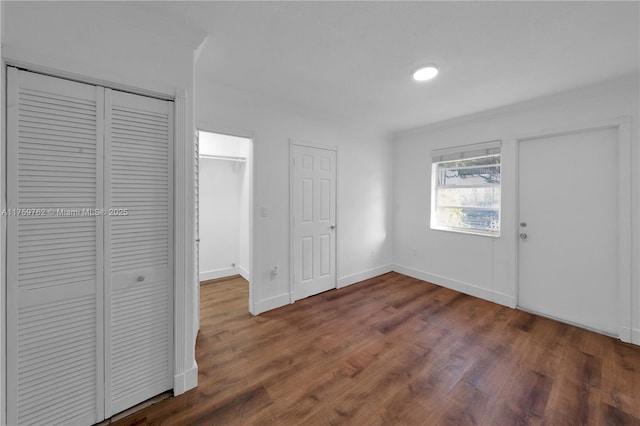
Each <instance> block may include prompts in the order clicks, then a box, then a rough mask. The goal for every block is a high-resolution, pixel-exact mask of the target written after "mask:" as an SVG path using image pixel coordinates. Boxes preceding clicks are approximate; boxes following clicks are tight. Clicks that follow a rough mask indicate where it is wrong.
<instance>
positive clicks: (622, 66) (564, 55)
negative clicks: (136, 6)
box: [154, 1, 640, 131]
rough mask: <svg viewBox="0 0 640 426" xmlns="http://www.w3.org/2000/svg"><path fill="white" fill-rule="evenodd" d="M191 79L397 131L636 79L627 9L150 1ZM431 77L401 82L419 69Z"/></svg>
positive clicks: (631, 12)
mask: <svg viewBox="0 0 640 426" xmlns="http://www.w3.org/2000/svg"><path fill="white" fill-rule="evenodd" d="M154 7H158V8H161V9H162V11H163V12H164V13H167V14H170V15H171V16H174V17H175V18H176V19H180V20H181V21H182V22H188V23H192V24H194V25H196V26H198V27H200V28H201V29H202V30H204V31H205V32H206V33H208V34H209V39H208V41H207V43H206V44H205V46H204V50H203V51H202V54H201V56H200V59H199V62H198V64H197V75H198V79H201V78H206V79H210V80H211V81H213V82H215V83H217V84H223V85H228V86H230V87H233V88H235V89H241V90H245V91H249V92H255V93H258V94H260V95H264V96H268V97H271V98H275V99H278V100H281V101H285V102H289V103H291V104H293V105H297V106H299V107H301V108H305V109H309V110H310V111H318V112H322V113H323V114H332V115H334V116H336V117H337V118H340V119H343V120H349V121H354V122H358V123H360V124H366V125H369V126H372V127H375V128H378V129H380V130H386V131H397V130H403V129H407V128H412V127H417V126H421V125H425V124H428V123H433V122H437V121H442V120H446V119H449V118H454V117H458V116H462V115H466V114H470V113H474V112H478V111H483V110H487V109H491V108H496V107H500V106H504V105H508V104H512V103H516V102H521V101H525V100H529V99H534V98H538V97H541V96H545V95H550V94H553V93H556V92H559V91H563V90H568V89H572V88H577V87H580V86H585V85H589V84H592V83H596V82H599V81H603V80H606V79H609V78H614V77H617V76H622V75H626V74H630V73H634V72H636V73H637V72H638V69H639V64H640V55H639V49H640V48H639V44H640V41H639V40H640V30H639V13H640V12H639V3H638V2H612V1H604V2H572V1H563V2H449V1H447V2H396V1H393V2H392V1H388V2H361V1H356V2H175V3H173V2H161V3H158V4H154ZM428 62H434V63H437V64H438V66H439V67H440V75H439V76H438V77H437V78H436V79H434V80H432V81H430V82H426V83H415V82H413V81H412V79H411V78H410V77H411V72H412V71H413V70H414V69H415V68H416V67H417V66H418V65H420V64H423V63H428Z"/></svg>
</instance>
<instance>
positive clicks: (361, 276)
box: [338, 264, 393, 288]
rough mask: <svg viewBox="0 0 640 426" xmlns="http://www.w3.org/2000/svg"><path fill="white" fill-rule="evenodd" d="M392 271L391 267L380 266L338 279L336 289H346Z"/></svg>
mask: <svg viewBox="0 0 640 426" xmlns="http://www.w3.org/2000/svg"><path fill="white" fill-rule="evenodd" d="M391 271H393V265H391V264H389V265H382V266H378V267H375V268H372V269H367V270H366V271H362V272H358V273H355V274H351V275H347V276H344V277H341V278H338V288H342V287H346V286H348V285H351V284H355V283H359V282H360V281H364V280H368V279H369V278H373V277H377V276H378V275H382V274H386V273H387V272H391Z"/></svg>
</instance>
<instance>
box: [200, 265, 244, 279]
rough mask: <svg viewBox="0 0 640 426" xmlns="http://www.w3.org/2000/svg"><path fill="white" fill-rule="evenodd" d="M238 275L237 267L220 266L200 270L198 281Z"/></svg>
mask: <svg viewBox="0 0 640 426" xmlns="http://www.w3.org/2000/svg"><path fill="white" fill-rule="evenodd" d="M233 275H238V268H222V269H214V270H212V271H200V281H207V280H215V279H218V278H224V277H230V276H233Z"/></svg>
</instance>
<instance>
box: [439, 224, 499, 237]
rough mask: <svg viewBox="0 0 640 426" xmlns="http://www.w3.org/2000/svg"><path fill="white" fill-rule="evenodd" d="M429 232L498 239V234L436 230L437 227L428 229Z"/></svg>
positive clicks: (445, 229)
mask: <svg viewBox="0 0 640 426" xmlns="http://www.w3.org/2000/svg"><path fill="white" fill-rule="evenodd" d="M429 230H431V231H438V232H449V233H452V234H464V235H474V236H477V237H487V238H493V239H500V234H490V233H487V232H481V231H474V230H466V229H453V228H438V227H434V226H431V227H429Z"/></svg>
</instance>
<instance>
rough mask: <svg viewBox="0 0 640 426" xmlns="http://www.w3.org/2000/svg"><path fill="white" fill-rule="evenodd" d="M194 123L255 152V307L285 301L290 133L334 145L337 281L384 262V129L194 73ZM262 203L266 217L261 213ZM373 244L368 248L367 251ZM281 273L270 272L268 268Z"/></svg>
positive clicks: (387, 205) (377, 270)
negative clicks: (236, 138) (246, 142)
mask: <svg viewBox="0 0 640 426" xmlns="http://www.w3.org/2000/svg"><path fill="white" fill-rule="evenodd" d="M196 86H197V89H198V99H197V119H196V121H197V123H198V126H199V127H200V128H204V129H208V130H211V131H216V132H221V133H227V134H235V135H242V136H247V137H250V138H251V139H252V140H253V160H254V168H253V170H254V205H253V211H254V217H253V221H254V225H253V226H254V248H253V253H252V254H253V255H254V256H255V259H254V262H253V264H254V270H253V275H252V277H251V278H252V291H253V292H255V294H254V295H253V296H254V300H255V302H256V303H255V306H252V307H251V309H252V312H254V313H259V312H264V311H266V310H268V309H272V308H275V307H278V306H282V305H284V304H287V303H289V267H290V265H289V263H290V259H289V226H290V224H289V141H290V140H291V139H292V140H297V141H308V142H312V143H316V144H324V145H334V146H338V150H339V151H338V188H339V189H338V235H337V239H338V242H337V245H338V270H337V272H338V285H339V286H344V285H348V284H352V283H354V282H358V281H360V280H361V279H365V278H368V277H371V276H376V275H379V274H381V273H384V272H388V271H389V270H390V269H391V260H392V253H391V250H392V244H391V236H390V232H391V177H392V174H391V157H392V150H391V144H390V137H389V136H388V135H386V134H379V133H376V132H371V131H370V130H367V129H366V128H364V129H363V128H360V127H357V126H355V125H353V124H352V123H346V122H341V121H338V120H335V119H332V118H329V117H325V116H323V115H322V114H319V113H316V112H313V111H306V110H304V109H303V108H301V107H298V106H296V105H291V104H285V103H283V102H279V101H277V100H274V99H266V98H264V97H261V96H259V95H255V94H250V93H247V92H243V91H239V90H235V89H233V88H230V87H224V86H221V85H217V84H212V83H210V82H209V81H207V80H206V79H205V78H204V77H202V76H197V83H196ZM262 207H265V208H266V209H267V211H268V216H267V217H262V216H261V215H260V212H261V209H262ZM372 252H373V255H372ZM274 266H278V267H279V270H280V273H279V274H278V275H277V276H276V277H272V276H271V274H270V270H271V269H272V268H273V267H274Z"/></svg>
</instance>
